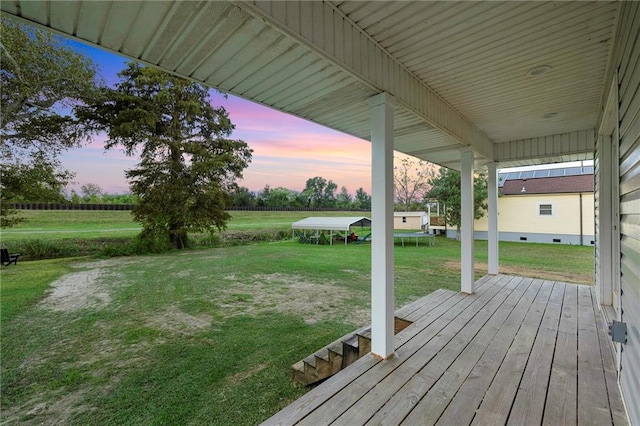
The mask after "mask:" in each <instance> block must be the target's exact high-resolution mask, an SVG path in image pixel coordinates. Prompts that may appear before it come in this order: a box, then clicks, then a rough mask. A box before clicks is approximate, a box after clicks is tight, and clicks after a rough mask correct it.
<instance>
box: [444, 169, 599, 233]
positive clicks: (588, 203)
mask: <svg viewBox="0 0 640 426" xmlns="http://www.w3.org/2000/svg"><path fill="white" fill-rule="evenodd" d="M498 187H499V188H500V189H499V191H500V195H501V196H500V198H498V232H499V238H500V241H527V242H535V243H556V244H573V245H594V244H595V236H594V230H595V222H594V203H593V167H592V166H587V167H570V168H559V169H548V170H536V171H523V172H511V173H501V174H500V176H499V180H498ZM474 229H475V238H476V239H478V240H486V239H487V229H488V219H487V216H486V215H485V216H484V217H482V218H481V219H478V220H476V221H475V224H474ZM455 233H456V230H455V229H450V230H448V232H447V234H448V236H450V237H455Z"/></svg>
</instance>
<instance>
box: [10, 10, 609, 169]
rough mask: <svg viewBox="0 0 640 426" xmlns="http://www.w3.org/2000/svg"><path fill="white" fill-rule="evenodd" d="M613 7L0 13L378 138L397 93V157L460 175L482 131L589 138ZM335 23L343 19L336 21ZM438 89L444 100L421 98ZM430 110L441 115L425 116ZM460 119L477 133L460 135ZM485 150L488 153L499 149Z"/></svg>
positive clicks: (499, 136)
mask: <svg viewBox="0 0 640 426" xmlns="http://www.w3.org/2000/svg"><path fill="white" fill-rule="evenodd" d="M618 6H619V5H618V3H617V2H614V1H601V2H589V1H587V2H536V1H523V2H489V1H477V2H449V1H427V2H425V1H395V2H391V1H389V2H368V1H334V2H324V3H320V2H293V1H288V2H255V3H253V2H239V3H237V4H236V3H233V2H217V1H212V2H196V1H186V2H179V1H162V2H143V1H127V2H120V1H95V2H94V1H84V2H80V1H77V2H76V1H37V0H35V1H20V0H17V1H3V2H2V3H1V4H0V7H1V9H2V11H3V15H7V16H11V17H15V18H17V19H21V20H23V22H29V23H33V24H38V25H42V26H45V27H48V28H51V29H53V30H55V31H57V32H59V33H63V34H66V35H69V36H71V37H75V38H77V39H79V40H82V41H85V42H89V43H93V44H97V45H99V46H101V47H103V48H105V49H108V50H111V51H113V52H116V53H119V54H122V55H125V56H127V57H130V58H132V59H136V60H141V61H143V62H145V63H147V64H150V65H154V66H158V67H160V68H162V69H165V70H167V71H169V72H172V73H174V74H177V75H181V76H184V77H187V78H190V79H193V80H196V81H200V82H203V83H205V84H207V85H210V86H212V87H216V88H219V89H221V90H223V91H227V92H230V93H233V94H236V95H238V96H241V97H244V98H247V99H250V100H254V101H256V102H259V103H261V104H264V105H267V106H270V107H273V108H277V109H279V110H281V111H285V112H289V113H292V114H295V115H297V116H300V117H303V118H305V119H308V120H311V121H314V122H316V123H320V124H323V125H326V126H329V127H332V128H335V129H338V130H341V131H344V132H346V133H349V134H352V135H356V136H358V137H362V138H369V137H370V130H369V128H370V123H369V121H370V116H369V115H370V112H369V104H368V99H369V98H370V97H371V96H373V95H376V94H377V93H379V92H380V89H379V87H382V85H383V83H388V84H387V86H386V87H388V88H389V89H385V90H388V91H390V93H391V94H392V95H394V96H396V97H397V98H398V99H399V102H398V107H397V110H396V114H395V129H396V142H395V146H396V149H398V150H400V151H402V152H405V153H408V154H410V155H415V156H417V157H419V158H422V159H426V160H429V161H433V162H436V163H439V164H446V165H448V166H451V167H456V164H455V163H456V161H458V160H459V149H460V148H461V147H462V146H464V145H466V144H468V143H469V142H468V141H470V140H474V138H475V136H478V135H480V134H482V135H486V136H483V137H485V139H486V140H488V141H490V142H491V143H492V144H493V143H501V142H509V141H514V140H524V139H527V138H536V137H540V136H547V135H554V134H563V133H567V132H572V131H584V130H588V129H594V128H595V126H596V121H597V119H598V114H599V112H600V104H601V98H602V96H603V90H604V88H605V86H606V85H605V78H606V74H607V72H608V68H607V67H608V63H609V59H610V55H611V51H612V48H613V41H614V39H615V29H616V22H617V19H618ZM336 14H337V15H338V16H339V19H340V21H336V20H332V19H331V18H332V16H333V15H336ZM336 22H340V24H339V25H335V23H336ZM541 65H546V66H549V67H550V68H549V69H548V72H546V73H545V74H543V75H540V76H531V75H528V72H529V71H530V70H531V69H532V68H534V67H537V66H541ZM358 70H360V71H358ZM363 70H364V71H363ZM403 73H404V74H403ZM364 74H367V75H364ZM385 78H387V79H388V81H386V80H385ZM411 79H414V80H416V81H417V82H418V83H419V84H420V85H421V86H420V87H418V89H420V90H416V87H417V86H416V85H415V82H412V81H410V80H411ZM412 84H413V85H412ZM422 88H427V89H428V90H427V91H426V92H425V91H422ZM429 91H431V92H429ZM433 92H435V95H436V96H435V97H436V98H437V99H435V100H434V99H433V97H432V98H431V99H430V100H429V99H426V98H424V96H425V93H426V94H427V95H429V93H433ZM442 101H444V105H445V106H446V107H447V108H449V109H448V110H442V111H440V110H436V111H431V110H429V108H430V105H431V104H430V103H429V102H431V103H433V105H437V104H438V102H441V105H442ZM419 110H420V111H419ZM424 111H427V112H428V113H429V114H432V115H431V117H432V118H434V119H433V120H429V119H425V117H424V115H421V113H422V112H424ZM455 114H458V115H459V116H460V117H462V118H463V120H467V121H468V122H470V123H471V125H472V126H471V127H470V128H469V127H468V126H467V127H464V129H465V130H456V129H457V128H456V125H455V120H453V119H452V118H451V117H452V116H453V115H455ZM549 114H552V116H549ZM451 120H453V121H451ZM429 123H431V124H429ZM448 123H449V124H448ZM434 126H435V127H439V128H440V129H441V130H437V129H436V128H434ZM447 126H448V128H447ZM456 132H458V133H456ZM464 138H466V139H464ZM465 140H466V142H465ZM478 152H483V153H484V154H485V157H489V156H490V155H491V150H486V149H485V150H484V151H482V150H480V151H478ZM589 155H590V154H589V153H584V154H575V153H574V154H571V155H568V154H562V155H557V156H547V159H545V160H544V161H548V159H553V160H554V161H555V160H564V159H578V157H580V156H587V157H588V156H589ZM489 160H490V158H489ZM482 161H486V159H485V160H482ZM482 161H481V160H480V159H479V161H478V162H479V163H481V162H482ZM517 161H520V160H514V163H515V162H517ZM521 161H522V162H527V163H534V162H536V161H538V159H523V160H521ZM540 161H542V160H540Z"/></svg>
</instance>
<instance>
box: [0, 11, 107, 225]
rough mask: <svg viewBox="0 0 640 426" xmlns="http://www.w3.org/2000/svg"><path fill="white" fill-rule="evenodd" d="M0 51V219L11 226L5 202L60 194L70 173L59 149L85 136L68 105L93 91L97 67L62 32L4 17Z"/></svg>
mask: <svg viewBox="0 0 640 426" xmlns="http://www.w3.org/2000/svg"><path fill="white" fill-rule="evenodd" d="M0 54H1V63H2V70H1V73H0V76H1V80H2V96H1V104H0V132H1V136H2V138H1V141H0V162H1V168H2V179H1V185H0V189H1V193H0V194H1V195H0V198H1V200H0V219H1V220H0V221H1V224H2V226H10V225H11V224H13V223H15V222H16V221H17V220H16V219H17V218H16V217H15V211H12V210H10V209H8V208H7V207H8V205H9V204H10V203H12V202H34V201H37V202H46V201H60V200H61V199H62V190H63V189H64V187H65V185H66V184H67V183H68V182H69V180H70V179H71V178H72V177H73V174H72V173H71V172H69V171H67V170H64V169H63V168H62V167H61V164H60V162H59V160H58V155H59V154H60V153H61V152H62V151H64V150H66V149H68V148H71V147H75V146H78V145H79V144H80V143H81V142H82V141H83V140H84V136H85V132H84V131H85V127H84V126H83V123H82V122H81V121H79V120H78V119H77V118H76V117H75V116H74V115H73V114H72V108H73V107H74V106H75V105H77V104H78V103H81V102H83V101H86V100H88V99H91V98H92V97H93V96H94V94H95V91H96V67H95V65H94V64H93V62H92V61H91V60H90V59H88V58H86V57H84V56H82V55H81V54H80V53H78V52H76V51H75V50H73V49H72V48H71V47H70V45H69V44H68V43H67V42H65V41H64V39H63V38H62V37H59V36H56V35H53V34H51V33H49V32H46V31H42V30H38V29H35V28H32V27H28V26H25V25H22V24H18V23H16V22H14V21H11V20H9V19H6V18H2V20H1V23H0Z"/></svg>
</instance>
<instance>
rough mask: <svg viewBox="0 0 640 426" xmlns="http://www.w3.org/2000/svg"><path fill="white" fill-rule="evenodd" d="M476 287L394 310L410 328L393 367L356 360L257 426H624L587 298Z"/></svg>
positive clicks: (499, 281)
mask: <svg viewBox="0 0 640 426" xmlns="http://www.w3.org/2000/svg"><path fill="white" fill-rule="evenodd" d="M478 283H479V284H481V285H478V287H477V291H476V293H475V294H473V295H465V294H462V293H455V292H449V291H438V292H434V294H432V295H431V296H427V297H425V298H423V299H420V301H416V302H413V303H411V304H410V305H408V306H407V307H405V308H402V309H400V310H399V311H397V312H398V313H399V314H401V315H404V316H406V317H410V318H411V321H413V324H411V325H410V326H408V327H407V328H405V329H404V330H402V331H401V332H399V333H398V334H397V335H396V337H395V342H396V355H395V356H394V357H392V358H390V359H387V360H384V361H380V360H378V359H376V358H375V357H373V356H372V355H371V354H369V355H366V356H365V357H363V358H361V359H360V360H358V361H356V362H355V363H354V364H353V365H351V366H349V367H348V368H346V369H345V370H343V371H341V372H340V373H338V374H336V375H335V376H334V377H332V378H330V379H328V380H327V381H325V382H324V383H322V384H320V385H319V386H317V387H316V388H314V389H312V390H310V391H309V392H308V393H307V394H305V395H304V396H302V397H301V398H300V399H298V400H297V401H295V402H294V403H292V404H291V405H289V406H288V407H286V408H285V409H283V410H282V411H281V412H279V413H277V414H275V415H274V416H273V417H272V418H270V419H268V420H267V421H266V422H265V423H264V424H267V425H271V424H283V425H284V424H286V425H292V424H300V425H314V426H315V425H323V424H326V425H328V424H335V425H361V424H384V425H398V424H407V425H413V424H420V425H431V424H442V425H469V424H505V423H507V424H513V425H520V424H541V423H544V424H550V425H552V424H615V425H618V424H627V423H626V422H627V419H626V417H625V414H624V408H623V405H622V402H621V398H620V393H619V390H618V387H617V383H616V379H615V368H614V367H613V355H612V352H611V349H610V347H609V345H610V343H609V341H608V340H607V338H606V333H605V332H604V330H603V329H602V326H603V321H602V320H601V318H600V313H599V311H598V308H597V305H596V302H595V298H594V297H593V292H592V290H591V288H590V287H587V286H578V285H575V284H567V283H562V282H554V281H542V280H537V279H532V278H524V277H513V276H506V275H498V276H485V277H483V278H482V279H481V280H480V281H479V282H478ZM401 317H402V316H401Z"/></svg>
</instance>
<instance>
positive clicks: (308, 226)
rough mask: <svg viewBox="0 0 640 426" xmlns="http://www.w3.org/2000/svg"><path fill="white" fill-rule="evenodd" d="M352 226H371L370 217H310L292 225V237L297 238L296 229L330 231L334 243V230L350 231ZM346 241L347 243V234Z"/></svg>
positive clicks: (330, 238)
mask: <svg viewBox="0 0 640 426" xmlns="http://www.w3.org/2000/svg"><path fill="white" fill-rule="evenodd" d="M352 226H361V227H365V226H367V227H371V219H369V218H368V217H308V218H306V219H302V220H299V221H297V222H294V223H293V224H292V225H291V228H292V233H291V238H292V239H295V232H296V229H299V230H302V231H329V241H330V243H331V244H333V231H345V232H349V230H350V229H351V227H352ZM344 243H345V244H347V235H346V234H345V237H344Z"/></svg>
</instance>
